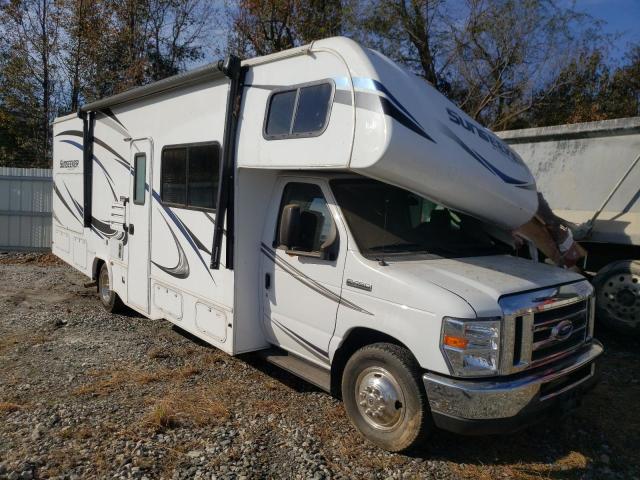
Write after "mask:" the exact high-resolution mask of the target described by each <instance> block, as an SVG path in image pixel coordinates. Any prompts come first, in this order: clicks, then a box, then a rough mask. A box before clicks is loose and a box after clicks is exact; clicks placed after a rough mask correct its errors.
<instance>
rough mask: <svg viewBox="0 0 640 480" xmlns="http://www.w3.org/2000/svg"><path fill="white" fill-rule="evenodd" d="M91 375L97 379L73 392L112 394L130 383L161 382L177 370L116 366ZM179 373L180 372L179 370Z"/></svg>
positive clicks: (80, 393) (77, 393) (90, 373)
mask: <svg viewBox="0 0 640 480" xmlns="http://www.w3.org/2000/svg"><path fill="white" fill-rule="evenodd" d="M89 375H90V376H92V377H95V378H97V380H96V381H93V382H90V383H86V384H84V385H82V386H80V387H78V388H76V389H75V390H74V391H73V392H72V393H73V394H74V395H93V396H105V395H110V394H111V393H113V392H115V391H116V390H120V389H121V388H123V387H125V386H129V385H135V384H137V385H148V384H150V383H153V382H159V381H161V380H163V379H165V378H168V377H170V376H172V375H176V373H175V372H173V371H171V370H168V369H162V370H158V371H147V370H139V369H138V370H136V369H134V370H132V369H130V368H129V369H125V368H114V369H108V370H99V371H91V372H89ZM178 375H180V373H179V372H178Z"/></svg>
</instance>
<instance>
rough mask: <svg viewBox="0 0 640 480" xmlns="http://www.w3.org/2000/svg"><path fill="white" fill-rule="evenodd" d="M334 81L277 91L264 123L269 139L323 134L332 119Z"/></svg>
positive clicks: (271, 99) (265, 133)
mask: <svg viewBox="0 0 640 480" xmlns="http://www.w3.org/2000/svg"><path fill="white" fill-rule="evenodd" d="M332 97H333V84H332V83H329V82H328V81H325V82H323V83H316V84H313V85H308V86H301V87H298V88H292V89H291V90H285V91H280V92H275V93H274V94H273V95H271V97H270V98H269V103H268V105H267V113H266V116H265V122H264V132H263V133H264V137H265V138H266V139H267V140H276V139H284V138H301V137H313V136H318V135H321V134H322V132H323V131H324V129H325V128H326V127H327V123H328V122H329V113H330V109H331V99H332Z"/></svg>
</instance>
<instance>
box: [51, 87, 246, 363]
mask: <svg viewBox="0 0 640 480" xmlns="http://www.w3.org/2000/svg"><path fill="white" fill-rule="evenodd" d="M227 92H228V82H227V80H226V79H220V80H216V81H209V82H207V83H202V84H199V85H192V86H188V87H184V88H180V89H177V90H171V91H168V92H166V93H163V94H159V95H155V96H153V97H149V98H142V99H140V100H138V101H135V102H131V103H127V104H124V105H116V106H113V107H112V108H107V109H104V110H102V111H100V112H98V114H97V116H96V122H95V133H94V137H95V141H94V164H93V208H92V214H93V219H92V226H91V228H90V229H89V228H87V229H83V228H82V226H81V223H80V222H81V219H82V216H81V212H80V211H79V207H81V205H82V195H81V194H82V169H81V163H82V137H81V133H82V122H81V120H79V119H70V120H65V121H62V122H60V123H57V124H56V126H55V134H56V137H55V143H54V160H55V163H56V164H58V167H57V168H56V174H58V179H57V183H56V185H57V186H58V190H59V191H60V197H59V198H58V199H57V200H54V211H55V212H56V214H57V216H58V218H59V224H60V226H59V227H58V228H54V230H55V231H56V232H59V233H54V253H56V255H59V256H60V257H61V258H63V259H64V260H65V261H67V262H68V263H69V264H71V265H72V266H74V267H75V268H77V269H79V270H80V271H82V272H83V273H85V274H86V275H89V276H90V275H92V273H94V272H92V270H93V265H94V264H95V263H97V262H106V263H107V265H108V267H109V272H110V281H111V285H112V289H113V290H114V291H115V292H116V293H117V294H118V295H119V296H120V298H121V299H122V300H123V301H124V302H125V303H126V304H127V305H129V306H130V307H132V308H134V309H135V310H137V311H139V312H140V313H142V314H144V315H145V316H147V317H149V318H166V319H167V320H169V321H171V322H173V323H175V324H176V325H179V326H180V327H181V328H183V329H185V330H187V331H189V332H190V333H192V334H194V335H196V336H198V337H200V338H202V339H204V340H205V341H207V342H209V343H211V344H213V345H215V346H216V347H219V348H220V349H222V350H224V351H226V352H228V353H234V352H233V331H234V329H233V323H234V315H233V302H234V298H233V295H234V274H233V271H230V270H227V269H225V268H222V269H220V270H211V269H210V268H209V263H210V251H211V243H212V238H213V225H214V222H215V216H216V211H215V204H214V203H215V190H216V189H217V184H215V185H214V184H212V182H214V183H215V181H214V179H215V177H217V174H218V165H219V163H218V162H219V160H220V153H221V144H222V139H223V132H224V123H225V110H226V97H227ZM78 135H80V136H78ZM163 157H164V160H165V161H166V163H167V165H173V166H172V167H171V168H169V169H168V170H166V171H164V172H163V169H162V163H163ZM74 159H78V160H79V165H78V166H75V167H73V168H69V171H68V172H67V171H66V170H64V169H62V168H60V162H63V165H66V163H64V162H66V161H67V160H74ZM171 159H173V160H171ZM187 172H189V173H187ZM187 175H188V176H189V177H188V178H187ZM136 184H137V190H136ZM67 187H68V190H67ZM209 194H211V195H209ZM209 196H211V197H212V198H209ZM212 199H213V200H212ZM63 200H64V201H63ZM212 202H213V203H212ZM76 203H77V206H76ZM65 204H66V205H68V207H69V208H67V206H66V205H65ZM76 217H77V218H76ZM56 235H57V236H56ZM67 237H68V246H67V243H64V239H66V238H67ZM74 242H75V243H74ZM223 258H224V252H223Z"/></svg>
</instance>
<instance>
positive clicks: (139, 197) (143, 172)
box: [133, 153, 147, 205]
mask: <svg viewBox="0 0 640 480" xmlns="http://www.w3.org/2000/svg"><path fill="white" fill-rule="evenodd" d="M133 178H134V184H133V203H135V204H136V205H144V199H145V194H144V187H145V184H146V180H147V155H146V154H144V153H136V154H135V156H134V157H133Z"/></svg>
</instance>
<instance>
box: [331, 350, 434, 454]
mask: <svg viewBox="0 0 640 480" xmlns="http://www.w3.org/2000/svg"><path fill="white" fill-rule="evenodd" d="M342 399H343V402H344V406H345V410H346V411H347V415H348V416H349V418H350V420H351V422H352V423H353V425H354V426H355V427H356V429H358V431H359V432H360V433H361V434H362V435H363V436H364V437H365V438H366V439H367V440H369V441H370V442H372V443H374V444H375V445H377V446H379V447H381V448H383V449H385V450H388V451H390V452H401V451H406V450H409V449H411V448H414V447H415V446H417V445H418V444H420V443H422V442H423V441H424V440H425V438H426V437H427V435H428V433H429V432H430V431H431V430H432V429H433V421H432V418H431V411H430V409H429V404H428V402H427V395H426V393H425V389H424V385H423V384H422V378H421V371H420V368H419V367H418V364H417V362H416V361H415V359H414V358H413V355H411V353H410V352H409V351H408V350H407V349H406V348H403V347H400V346H399V345H394V344H391V343H374V344H372V345H367V346H365V347H362V348H361V349H360V350H358V351H356V352H355V353H354V354H353V355H352V356H351V358H349V360H348V361H347V364H346V365H345V368H344V372H343V375H342Z"/></svg>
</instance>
